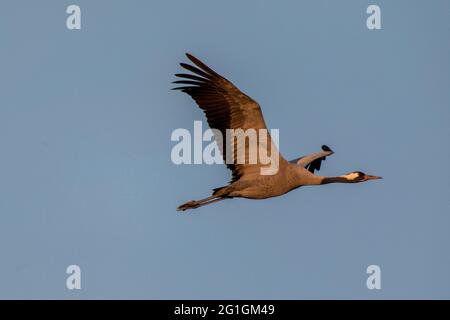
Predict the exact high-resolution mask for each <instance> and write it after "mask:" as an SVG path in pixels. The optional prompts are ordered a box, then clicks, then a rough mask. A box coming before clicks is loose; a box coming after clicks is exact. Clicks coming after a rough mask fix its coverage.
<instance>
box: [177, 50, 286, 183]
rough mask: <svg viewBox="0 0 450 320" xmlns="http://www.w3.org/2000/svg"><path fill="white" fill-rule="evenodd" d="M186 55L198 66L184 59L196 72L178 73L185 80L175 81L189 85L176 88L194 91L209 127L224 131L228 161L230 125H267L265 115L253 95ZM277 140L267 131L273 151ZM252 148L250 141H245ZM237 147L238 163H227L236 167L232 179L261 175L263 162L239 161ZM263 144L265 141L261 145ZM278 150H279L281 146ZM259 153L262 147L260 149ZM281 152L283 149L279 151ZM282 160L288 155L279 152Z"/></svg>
mask: <svg viewBox="0 0 450 320" xmlns="http://www.w3.org/2000/svg"><path fill="white" fill-rule="evenodd" d="M186 56H187V57H188V58H189V60H191V61H192V62H193V63H194V64H195V66H192V65H189V64H186V63H180V65H181V66H182V67H183V68H185V69H187V70H189V71H191V72H192V73H194V74H185V73H179V74H176V76H177V77H179V78H182V79H183V80H179V81H175V82H174V83H179V84H184V85H189V86H182V87H177V88H174V89H175V90H181V91H183V92H185V93H187V94H188V95H190V96H191V97H192V98H193V99H194V100H195V102H196V103H197V104H198V106H199V107H200V108H201V109H202V110H203V111H204V113H205V115H206V118H207V121H208V124H209V127H210V128H211V129H217V130H219V131H220V132H221V134H222V138H223V141H222V143H218V146H219V148H221V153H222V157H223V159H224V161H226V151H227V148H230V146H228V144H227V141H226V136H227V135H226V130H227V129H242V130H246V129H250V128H252V129H255V130H257V131H258V130H259V129H266V132H267V127H266V124H265V122H264V117H263V114H262V111H261V108H260V106H259V105H258V103H257V102H256V101H254V100H253V99H252V98H250V97H249V96H247V95H246V94H244V93H243V92H241V91H240V90H239V89H238V88H237V87H235V86H234V85H233V84H232V83H231V82H230V81H228V80H227V79H225V78H224V77H222V76H221V75H219V74H218V73H216V72H215V71H214V70H212V69H211V68H210V67H208V66H207V65H206V64H204V63H203V62H201V61H200V60H199V59H197V58H195V57H194V56H192V55H191V54H189V53H187V54H186ZM272 143H273V141H272V139H271V137H270V135H269V134H268V132H267V145H265V146H264V147H265V148H268V150H269V152H268V153H267V154H269V155H270V148H271V144H272ZM245 146H246V149H248V143H246V144H245ZM233 147H234V151H235V152H234V156H235V158H234V163H232V164H227V167H228V168H229V169H230V170H231V171H232V173H233V178H232V182H233V181H236V180H238V179H240V178H241V177H243V176H250V175H256V174H257V175H259V174H260V168H261V167H262V166H263V164H261V163H259V161H258V163H256V164H249V163H245V164H238V163H236V154H237V151H238V150H237V149H236V148H237V147H236V145H234V146H233ZM259 147H262V146H261V144H259V145H258V148H259ZM277 153H278V150H277ZM258 154H259V150H258ZM278 154H279V153H278ZM245 155H246V159H248V150H245ZM278 157H279V161H280V164H281V162H282V161H284V162H286V161H285V160H284V158H283V157H282V156H281V155H279V156H278Z"/></svg>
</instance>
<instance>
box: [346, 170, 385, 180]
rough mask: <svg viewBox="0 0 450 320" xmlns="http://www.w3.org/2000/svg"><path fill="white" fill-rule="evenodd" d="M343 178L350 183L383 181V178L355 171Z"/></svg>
mask: <svg viewBox="0 0 450 320" xmlns="http://www.w3.org/2000/svg"><path fill="white" fill-rule="evenodd" d="M342 177H343V178H345V179H347V180H348V182H352V183H356V182H364V181H369V180H377V179H383V178H382V177H378V176H372V175H369V174H365V173H364V172H361V171H353V172H350V173H347V174H345V175H343V176H342Z"/></svg>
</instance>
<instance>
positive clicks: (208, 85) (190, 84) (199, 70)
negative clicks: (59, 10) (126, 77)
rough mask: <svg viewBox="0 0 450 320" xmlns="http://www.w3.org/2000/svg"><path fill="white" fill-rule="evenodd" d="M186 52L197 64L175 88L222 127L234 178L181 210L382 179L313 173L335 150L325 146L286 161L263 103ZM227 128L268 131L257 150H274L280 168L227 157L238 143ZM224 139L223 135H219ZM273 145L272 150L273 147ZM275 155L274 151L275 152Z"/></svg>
mask: <svg viewBox="0 0 450 320" xmlns="http://www.w3.org/2000/svg"><path fill="white" fill-rule="evenodd" d="M186 56H187V57H188V58H189V60H190V61H191V62H192V63H193V65H191V64H186V63H180V65H181V67H183V68H184V69H186V70H188V71H190V72H191V73H179V74H175V76H177V77H179V78H182V80H178V81H174V82H173V83H176V84H181V85H182V86H180V87H176V88H173V90H181V91H182V92H185V93H187V94H188V95H189V96H191V97H192V98H193V99H194V101H195V102H196V103H197V104H198V106H199V107H200V109H202V110H203V112H204V113H205V115H206V119H207V121H208V124H209V127H210V128H211V129H215V130H218V131H219V132H220V133H221V135H220V137H221V138H222V139H223V141H216V142H218V145H219V148H220V151H221V154H222V157H223V160H224V162H225V163H226V165H227V167H228V169H230V170H231V172H232V178H231V181H230V182H229V184H228V185H226V186H223V187H220V188H216V189H213V192H212V195H211V196H210V197H207V198H204V199H201V200H191V201H188V202H186V203H184V204H182V205H180V206H179V207H178V208H177V210H181V211H184V210H187V209H194V208H198V207H201V206H204V205H206V204H211V203H214V202H217V201H221V200H224V199H230V198H236V197H241V198H248V199H266V198H271V197H276V196H280V195H283V194H285V193H287V192H289V191H291V190H294V189H296V188H298V187H301V186H308V185H323V184H328V183H359V182H364V181H369V180H375V179H381V177H379V176H374V175H368V174H365V173H363V172H361V171H354V172H350V173H348V174H344V175H340V176H333V177H324V176H319V175H317V174H315V172H316V171H319V170H320V167H321V164H322V162H323V161H324V160H325V159H326V157H328V156H331V155H332V154H333V153H334V152H333V151H332V150H331V149H330V148H329V147H328V146H326V145H323V146H322V148H321V149H322V150H321V151H320V152H317V153H312V154H309V155H306V156H303V157H300V158H297V159H294V160H291V161H287V160H285V159H284V158H283V156H282V155H281V154H280V153H279V152H278V150H277V149H276V147H275V148H274V149H273V147H274V146H275V144H274V142H273V140H272V139H271V137H270V134H269V131H268V130H267V127H266V124H265V121H264V117H263V114H262V111H261V108H260V106H259V104H258V103H257V102H256V101H255V100H253V99H252V98H250V97H249V96H247V95H246V94H245V93H243V92H242V91H240V90H239V89H238V88H237V87H236V86H235V85H233V83H231V82H230V81H229V80H227V79H225V78H224V77H222V76H221V75H220V74H218V73H216V72H215V71H214V70H212V69H211V68H210V67H208V66H207V65H206V64H204V63H203V62H201V61H200V60H199V59H197V58H196V57H194V56H193V55H191V54H189V53H187V54H186ZM228 129H242V130H247V129H255V130H260V129H264V130H265V131H263V132H266V135H267V136H266V138H267V139H266V140H265V141H267V143H259V144H258V148H267V149H269V150H275V153H276V154H275V156H276V157H277V159H278V170H277V171H276V173H274V174H268V175H263V174H261V169H262V168H263V167H265V166H267V163H262V161H261V160H260V159H258V160H257V161H256V162H254V163H245V162H244V163H242V162H239V161H237V159H236V157H237V154H238V152H233V153H232V155H233V159H232V160H233V161H226V160H227V159H226V148H231V147H232V148H234V151H237V150H236V148H237V147H236V145H231V146H230V144H229V141H226V137H227V133H226V131H227V130H228ZM219 139H220V138H219ZM241 147H242V148H244V149H245V150H240V151H243V152H245V155H247V156H248V155H249V152H250V150H249V144H244V145H243V146H242V145H241ZM271 148H272V149H271ZM272 156H273V155H272Z"/></svg>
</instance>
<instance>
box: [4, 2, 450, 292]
mask: <svg viewBox="0 0 450 320" xmlns="http://www.w3.org/2000/svg"><path fill="white" fill-rule="evenodd" d="M372 3H375V4H378V5H379V6H380V7H381V10H382V28H383V29H382V30H379V31H369V30H367V28H366V22H365V20H366V17H367V15H366V12H365V11H366V8H367V6H368V5H369V4H372ZM69 4H78V5H80V6H81V9H82V30H80V31H69V30H67V29H66V26H65V20H66V17H67V15H66V13H65V10H66V7H67V6H68V5H69ZM0 39H1V42H2V46H1V50H0V70H1V71H0V88H1V89H0V150H1V151H0V152H1V153H0V154H1V156H0V252H1V260H0V298H139V299H141V298H150V299H152V298H160V299H161V298H186V299H187V298H190V299H196V298H210V299H215V298H255V299H257V298H267V299H270V298H283V299H297V298H337V299H341V298H367V299H379V298H450V273H449V270H450V256H449V249H448V248H449V244H450V232H449V226H450V210H449V209H450V202H449V191H450V182H449V181H450V180H449V178H450V176H449V174H450V169H449V163H450V151H449V137H450V126H449V122H450V90H449V88H450V41H449V39H450V2H449V1H447V0H442V1H437V0H436V1H424V0H421V1H405V0H403V1H400V0H398V1H381V0H377V1H360V0H352V1H331V0H329V1H317V0H309V1H256V0H252V1H237V0H233V1H227V2H226V3H225V2H223V1H221V2H219V1H206V0H203V1H181V0H179V1H123V0H122V1H100V0H97V1H81V0H77V1H44V0H42V1H16V0H15V1H12V0H9V1H3V2H2V4H1V11H0ZM187 51H188V52H192V53H193V54H195V55H197V56H198V57H199V58H201V59H203V60H204V61H205V62H207V63H208V64H210V65H211V66H212V67H214V68H215V69H216V70H217V71H218V72H220V73H222V74H223V75H224V76H226V77H227V78H229V79H230V80H232V81H233V82H234V83H235V84H236V85H237V86H239V88H241V89H242V90H243V91H244V92H246V93H247V94H249V95H250V96H252V97H253V98H254V99H256V100H257V101H258V102H259V103H260V104H261V106H262V108H263V111H264V114H265V118H266V122H267V124H268V126H269V127H270V128H279V129H280V149H281V152H282V153H283V155H284V156H285V157H286V158H295V157H298V156H300V155H302V154H304V153H310V152H314V151H316V150H319V148H320V146H321V145H322V144H327V145H329V146H330V147H331V148H332V149H333V150H334V151H335V152H336V154H335V155H333V156H332V157H330V158H328V159H327V161H326V162H325V163H324V166H323V169H322V171H321V174H324V175H336V174H342V173H346V172H349V171H352V170H361V171H364V172H367V173H370V174H376V175H381V176H383V177H384V178H385V179H384V180H381V181H376V182H372V183H365V184H357V185H327V186H322V187H310V188H300V189H298V190H295V191H293V192H291V193H289V194H287V195H285V196H283V197H279V198H273V199H268V200H264V201H251V200H241V199H236V200H229V201H223V202H221V203H217V204H214V205H211V206H207V207H204V208H201V209H199V210H196V211H191V212H188V213H189V214H186V215H180V214H179V213H178V212H176V211H175V208H176V207H177V206H178V205H179V204H181V203H182V202H184V201H186V200H190V199H196V198H202V197H205V196H208V195H209V193H210V190H211V189H212V188H214V187H219V186H222V185H224V184H225V183H226V182H227V181H228V180H229V177H230V176H229V173H228V172H227V170H226V169H225V168H224V167H222V166H217V165H216V166H207V165H195V166H194V165H191V166H189V165H185V166H175V165H174V164H172V162H171V161H170V150H171V148H172V146H173V145H174V143H172V142H171V141H170V134H171V132H172V130H174V129H176V128H188V129H190V128H192V126H193V121H194V120H204V118H203V115H202V113H201V112H200V111H199V110H198V109H197V108H196V106H195V104H194V103H193V101H192V100H190V99H189V97H187V96H185V95H183V94H182V93H179V92H173V91H170V90H169V88H170V87H171V84H170V82H171V81H172V80H174V79H173V78H174V77H173V74H174V73H177V72H179V71H180V68H179V67H178V62H181V61H185V58H184V52H187ZM191 213H192V214H191ZM70 264H77V265H79V266H80V267H81V269H82V290H80V291H68V290H67V289H66V287H65V281H66V276H67V275H66V273H65V269H66V267H67V266H68V265H70ZM371 264H377V265H379V266H380V267H381V270H382V290H379V291H376V290H372V291H370V290H368V289H367V288H366V278H367V274H366V268H367V266H368V265H371Z"/></svg>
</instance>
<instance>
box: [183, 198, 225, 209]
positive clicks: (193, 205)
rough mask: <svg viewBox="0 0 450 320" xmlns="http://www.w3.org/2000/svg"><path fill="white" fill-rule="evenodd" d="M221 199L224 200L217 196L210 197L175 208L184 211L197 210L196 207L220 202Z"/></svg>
mask: <svg viewBox="0 0 450 320" xmlns="http://www.w3.org/2000/svg"><path fill="white" fill-rule="evenodd" d="M223 199H225V198H221V197H217V196H210V197H208V198H205V199H201V200H191V201H188V202H186V203H184V204H182V205H181V206H179V207H178V208H177V210H178V211H180V210H181V211H185V210H187V209H195V208H198V207H201V206H204V205H207V204H210V203H213V202H217V201H220V200H223Z"/></svg>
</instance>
